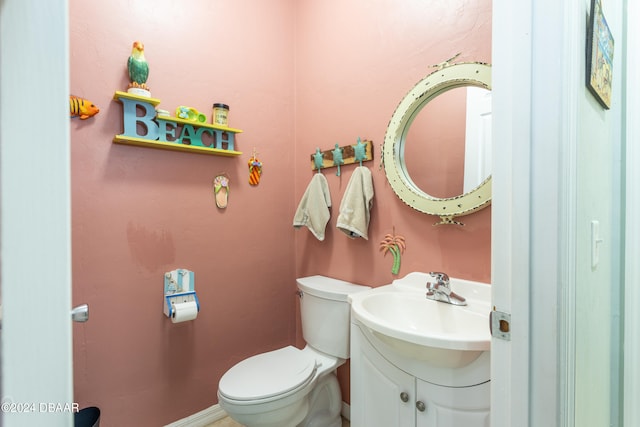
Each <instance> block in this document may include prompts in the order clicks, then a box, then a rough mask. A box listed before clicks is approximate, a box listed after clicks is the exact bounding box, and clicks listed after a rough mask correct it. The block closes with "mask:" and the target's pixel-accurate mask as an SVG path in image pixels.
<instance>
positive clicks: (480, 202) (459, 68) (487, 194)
mask: <svg viewBox="0 0 640 427" xmlns="http://www.w3.org/2000/svg"><path fill="white" fill-rule="evenodd" d="M464 86H477V87H481V88H484V89H488V90H491V65H489V64H484V63H480V62H461V63H458V64H451V65H450V64H448V63H445V64H444V66H442V67H441V68H439V69H438V70H436V71H434V72H433V73H431V74H429V75H428V76H427V77H425V78H424V79H422V80H421V81H420V82H418V84H416V86H415V87H414V88H413V89H411V91H410V92H409V93H408V94H407V95H406V96H405V97H404V99H403V100H402V101H401V102H400V104H399V105H398V107H397V108H396V111H395V112H394V113H393V116H392V117H391V121H390V122H389V126H388V127H387V133H386V134H385V137H384V143H383V145H382V162H383V165H384V170H385V174H386V175H387V180H388V181H389V184H390V185H391V188H392V189H393V191H394V192H395V193H396V195H397V196H398V197H399V198H400V200H402V201H403V202H404V203H406V204H407V205H409V206H411V207H412V208H413V209H415V210H417V211H420V212H423V213H426V214H429V215H435V216H439V217H440V222H438V223H436V224H434V225H439V224H458V225H463V224H462V223H461V222H459V221H456V219H455V218H456V217H459V216H464V215H469V214H470V213H473V212H475V211H477V210H480V209H482V208H484V207H486V206H488V205H489V204H491V176H489V177H487V179H485V180H484V181H483V182H481V183H480V185H478V186H477V187H476V188H474V189H473V190H471V191H469V192H468V193H465V194H462V195H459V196H455V197H448V198H444V199H440V198H437V197H433V196H430V195H429V194H427V193H425V192H424V191H422V190H421V189H420V188H418V186H417V185H416V184H415V183H414V182H413V181H412V180H411V177H410V176H409V173H408V172H407V168H406V165H405V162H404V144H405V139H406V136H407V133H408V132H409V128H410V127H411V123H412V122H413V120H414V118H415V117H416V116H417V114H418V113H419V112H420V110H421V109H422V107H424V106H425V105H426V104H427V103H428V102H429V101H431V100H432V99H433V98H435V97H436V96H438V95H440V94H442V93H443V92H446V91H448V90H450V89H454V88H457V87H464Z"/></svg>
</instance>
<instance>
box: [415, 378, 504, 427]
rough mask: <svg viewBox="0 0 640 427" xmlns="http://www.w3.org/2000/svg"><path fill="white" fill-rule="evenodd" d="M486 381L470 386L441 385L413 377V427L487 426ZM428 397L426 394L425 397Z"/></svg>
mask: <svg viewBox="0 0 640 427" xmlns="http://www.w3.org/2000/svg"><path fill="white" fill-rule="evenodd" d="M490 384H491V383H490V382H486V383H484V384H479V385H477V386H473V387H459V388H456V387H442V386H437V385H434V384H430V383H427V382H424V381H420V380H417V385H416V386H417V394H416V396H417V400H418V401H421V402H423V403H424V411H418V412H417V417H416V418H417V423H416V426H417V427H434V426H437V427H459V426H465V427H489V426H490V419H489V418H490V417H489V415H490V411H489V408H490V406H491V386H490ZM427 396H428V397H427Z"/></svg>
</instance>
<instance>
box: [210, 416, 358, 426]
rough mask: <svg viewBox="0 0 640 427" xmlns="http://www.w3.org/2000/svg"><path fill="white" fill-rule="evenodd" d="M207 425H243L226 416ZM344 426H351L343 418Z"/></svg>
mask: <svg viewBox="0 0 640 427" xmlns="http://www.w3.org/2000/svg"><path fill="white" fill-rule="evenodd" d="M206 427H242V424H238V423H237V422H235V421H233V420H232V419H231V418H229V417H226V418H223V419H221V420H220V421H216V422H215V423H213V424H209V425H208V426H206ZM342 427H350V424H349V421H347V420H345V419H344V418H343V419H342Z"/></svg>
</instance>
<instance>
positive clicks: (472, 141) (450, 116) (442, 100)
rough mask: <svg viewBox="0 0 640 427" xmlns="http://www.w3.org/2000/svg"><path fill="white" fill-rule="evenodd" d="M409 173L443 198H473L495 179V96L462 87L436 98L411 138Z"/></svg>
mask: <svg viewBox="0 0 640 427" xmlns="http://www.w3.org/2000/svg"><path fill="white" fill-rule="evenodd" d="M404 160H405V167H406V171H407V174H408V175H409V177H410V179H411V180H412V181H413V183H414V184H415V185H416V186H417V187H418V188H420V189H421V190H422V191H424V192H425V193H427V194H429V195H430V196H433V197H437V198H449V197H455V196H458V195H461V194H464V193H467V192H469V191H471V190H473V189H474V188H476V187H477V186H478V185H480V184H481V183H482V182H483V181H484V180H485V179H486V178H487V177H488V176H489V175H491V91H490V90H487V89H484V88H480V87H475V86H467V87H456V88H453V89H450V90H447V91H446V92H443V93H441V94H439V95H438V96H436V97H435V98H433V99H431V100H430V101H429V102H428V103H426V104H425V105H424V106H422V107H421V109H420V110H419V111H418V112H417V113H416V115H415V117H414V119H413V122H412V123H411V124H410V127H409V130H408V131H407V133H406V137H405V145H404Z"/></svg>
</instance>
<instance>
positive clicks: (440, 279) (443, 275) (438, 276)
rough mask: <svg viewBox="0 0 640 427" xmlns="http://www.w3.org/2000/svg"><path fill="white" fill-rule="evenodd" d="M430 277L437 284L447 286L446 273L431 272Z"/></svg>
mask: <svg viewBox="0 0 640 427" xmlns="http://www.w3.org/2000/svg"><path fill="white" fill-rule="evenodd" d="M429 274H430V275H431V277H433V278H435V279H436V280H437V281H438V282H439V284H444V285H447V286H449V276H448V275H447V273H443V272H442V271H432V272H430V273H429Z"/></svg>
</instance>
